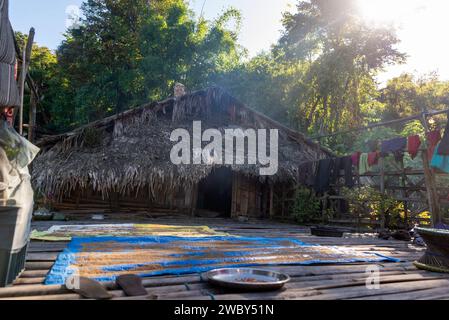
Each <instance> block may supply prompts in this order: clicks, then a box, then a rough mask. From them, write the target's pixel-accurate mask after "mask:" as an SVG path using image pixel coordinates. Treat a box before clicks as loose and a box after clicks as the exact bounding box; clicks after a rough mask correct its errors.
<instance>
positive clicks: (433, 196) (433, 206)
mask: <svg viewBox="0 0 449 320" xmlns="http://www.w3.org/2000/svg"><path fill="white" fill-rule="evenodd" d="M421 155H422V160H423V168H424V178H425V181H426V189H427V198H428V201H429V211H430V212H431V214H432V227H434V226H435V224H437V223H439V222H441V214H440V201H439V196H438V192H437V190H436V187H435V176H434V174H433V172H432V169H431V168H430V165H429V158H428V156H427V152H426V151H422V152H421Z"/></svg>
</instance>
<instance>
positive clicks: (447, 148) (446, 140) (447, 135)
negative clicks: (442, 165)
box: [438, 115, 449, 156]
mask: <svg viewBox="0 0 449 320" xmlns="http://www.w3.org/2000/svg"><path fill="white" fill-rule="evenodd" d="M448 117H449V115H448ZM438 154H439V155H442V156H449V119H448V121H447V124H446V129H444V136H443V139H442V140H441V142H440V146H439V147H438Z"/></svg>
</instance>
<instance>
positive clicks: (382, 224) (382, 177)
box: [379, 157, 386, 230]
mask: <svg viewBox="0 0 449 320" xmlns="http://www.w3.org/2000/svg"><path fill="white" fill-rule="evenodd" d="M379 167H380V193H382V194H385V160H384V158H383V157H380V159H379ZM385 227H386V225H385V212H383V213H382V216H381V217H380V228H381V230H384V229H385Z"/></svg>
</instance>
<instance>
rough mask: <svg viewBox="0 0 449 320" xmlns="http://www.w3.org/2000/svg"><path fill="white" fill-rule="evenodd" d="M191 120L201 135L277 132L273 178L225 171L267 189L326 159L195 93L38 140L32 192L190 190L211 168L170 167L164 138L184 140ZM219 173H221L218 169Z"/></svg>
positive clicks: (254, 116) (241, 111) (209, 95)
mask: <svg viewBox="0 0 449 320" xmlns="http://www.w3.org/2000/svg"><path fill="white" fill-rule="evenodd" d="M192 120H202V124H203V130H205V129H207V128H216V129H219V130H220V131H224V129H225V128H230V127H232V128H235V127H241V128H242V129H247V128H254V129H262V128H265V129H278V130H279V171H278V173H277V174H276V175H275V176H267V177H262V176H259V167H258V166H254V165H233V166H228V167H230V168H231V169H232V170H233V171H237V172H241V173H242V174H244V175H247V176H254V177H258V178H259V179H261V181H266V180H265V179H268V180H269V181H270V182H278V181H295V180H297V177H298V172H299V170H300V168H301V166H302V165H303V164H304V163H305V162H309V161H313V160H317V159H320V158H324V157H327V156H331V155H332V154H331V153H330V152H329V151H327V150H325V149H324V148H321V147H320V146H318V145H317V144H315V143H314V142H312V141H310V140H309V139H307V138H306V137H305V136H304V135H302V134H300V133H298V132H296V131H293V130H291V129H289V128H287V127H285V126H283V125H281V124H279V123H278V122H276V121H274V120H272V119H270V118H268V117H267V116H264V115H262V114H260V113H258V112H256V111H254V110H252V109H250V108H248V107H247V106H245V105H244V104H242V103H241V102H239V101H238V100H237V99H235V98H234V97H232V96H231V95H229V94H228V93H227V92H225V91H224V90H223V89H221V88H216V87H213V88H209V89H205V90H201V91H196V92H193V93H190V94H187V95H185V96H182V97H180V98H177V99H175V98H170V99H167V100H165V101H162V102H154V103H150V104H147V105H143V106H141V107H139V108H136V109H131V110H129V111H126V112H124V113H122V114H119V115H115V116H112V117H109V118H106V119H103V120H99V121H96V122H93V123H90V124H88V125H86V126H83V127H80V128H78V129H76V130H74V131H72V132H68V133H65V134H62V135H58V136H48V137H45V138H43V139H42V140H41V141H40V142H39V143H38V145H39V146H40V147H41V148H42V152H41V154H40V155H39V156H38V157H37V159H36V160H35V162H34V166H33V183H34V187H35V188H36V189H37V190H38V191H40V192H42V193H44V194H46V195H51V196H52V197H61V196H63V195H68V194H69V193H70V192H72V191H74V190H76V189H77V188H82V189H84V188H88V187H92V188H93V189H94V190H95V191H101V192H102V194H103V195H104V196H107V195H108V194H110V193H111V192H118V193H120V194H132V193H135V192H136V190H141V189H142V188H146V187H148V186H149V190H150V192H151V194H153V195H154V194H156V193H157V192H164V191H165V192H166V191H168V190H171V189H176V188H179V186H185V187H188V186H191V185H193V184H194V183H197V182H199V181H200V180H201V179H203V178H204V177H206V176H207V175H209V173H210V172H211V171H212V170H213V168H214V167H217V165H181V166H176V165H173V164H172V163H171V161H170V150H171V148H172V147H173V144H174V143H173V142H171V141H170V134H171V132H172V131H173V130H174V129H175V128H186V129H187V130H188V131H189V132H191V127H192ZM220 166H226V165H220Z"/></svg>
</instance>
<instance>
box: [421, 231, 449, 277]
mask: <svg viewBox="0 0 449 320" xmlns="http://www.w3.org/2000/svg"><path fill="white" fill-rule="evenodd" d="M415 230H416V231H417V232H418V233H419V235H420V236H421V237H422V238H423V239H424V242H425V243H426V245H427V250H426V252H425V253H424V255H423V256H422V257H421V258H420V259H419V260H418V261H415V262H414V265H415V266H416V267H417V268H419V269H423V270H428V271H433V272H444V273H449V231H448V230H440V229H427V228H416V229H415Z"/></svg>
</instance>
